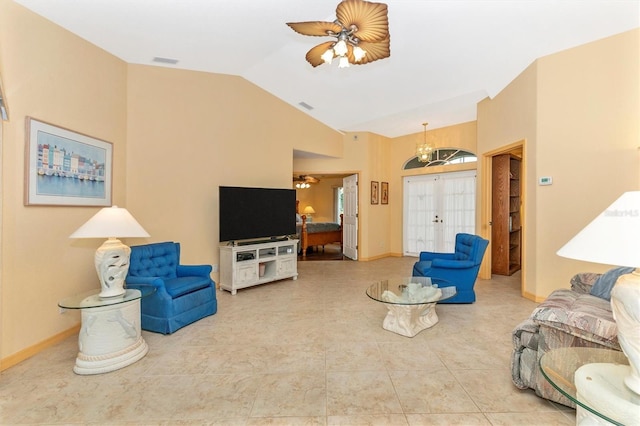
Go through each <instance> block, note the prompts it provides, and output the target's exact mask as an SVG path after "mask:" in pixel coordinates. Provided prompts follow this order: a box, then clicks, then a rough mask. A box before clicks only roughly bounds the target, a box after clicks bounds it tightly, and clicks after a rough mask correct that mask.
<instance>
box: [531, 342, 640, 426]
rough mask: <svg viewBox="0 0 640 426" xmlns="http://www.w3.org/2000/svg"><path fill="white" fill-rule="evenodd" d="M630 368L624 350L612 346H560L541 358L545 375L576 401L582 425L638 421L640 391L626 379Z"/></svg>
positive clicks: (577, 418)
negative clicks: (625, 382)
mask: <svg viewBox="0 0 640 426" xmlns="http://www.w3.org/2000/svg"><path fill="white" fill-rule="evenodd" d="M630 368H631V367H630V366H629V360H628V359H627V357H626V356H625V354H624V353H623V352H619V351H614V350H610V349H597V348H582V347H570V348H559V349H553V350H551V351H549V352H547V353H545V354H544V355H542V357H541V358H540V371H541V372H542V375H543V376H544V378H545V379H547V381H549V383H551V385H553V387H554V388H556V389H557V390H558V391H559V392H560V393H562V394H563V395H564V396H566V397H567V398H569V399H570V400H571V401H573V402H574V403H575V404H576V424H579V425H608V424H614V425H623V424H637V420H639V419H640V395H637V394H635V393H634V392H632V391H631V390H630V389H629V388H627V387H626V386H625V384H624V381H623V379H624V377H625V376H626V375H627V374H628V372H629V369H630ZM630 419H635V421H634V420H630ZM630 421H631V423H630Z"/></svg>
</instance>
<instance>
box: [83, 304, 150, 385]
mask: <svg viewBox="0 0 640 426" xmlns="http://www.w3.org/2000/svg"><path fill="white" fill-rule="evenodd" d="M78 345H79V349H80V351H79V352H78V357H77V358H76V365H75V367H74V368H73V371H74V372H76V373H77V374H100V373H107V372H109V371H114V370H118V369H120V368H123V367H126V366H128V365H131V364H133V363H134V362H136V361H138V360H139V359H141V358H142V357H144V356H145V355H146V354H147V352H148V350H149V347H148V346H147V343H146V342H145V341H144V339H143V338H142V335H141V330H140V299H139V298H138V299H135V300H131V301H129V302H125V303H120V304H114V305H107V306H100V307H93V308H83V309H82V327H81V329H80V335H79V336H78Z"/></svg>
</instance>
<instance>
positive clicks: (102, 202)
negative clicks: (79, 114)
mask: <svg viewBox="0 0 640 426" xmlns="http://www.w3.org/2000/svg"><path fill="white" fill-rule="evenodd" d="M26 136H27V137H26V149H25V175H26V176H25V194H24V203H25V205H52V206H110V205H111V182H112V176H111V173H112V162H113V145H112V144H111V143H110V142H105V141H103V140H100V139H96V138H93V137H91V136H87V135H83V134H81V133H77V132H74V131H72V130H69V129H65V128H62V127H58V126H54V125H52V124H49V123H45V122H43V121H39V120H36V119H34V118H31V117H27V118H26Z"/></svg>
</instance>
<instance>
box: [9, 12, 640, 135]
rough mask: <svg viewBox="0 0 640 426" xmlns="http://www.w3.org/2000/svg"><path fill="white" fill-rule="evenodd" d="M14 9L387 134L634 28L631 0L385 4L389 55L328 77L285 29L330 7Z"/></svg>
mask: <svg viewBox="0 0 640 426" xmlns="http://www.w3.org/2000/svg"><path fill="white" fill-rule="evenodd" d="M15 1H16V2H17V3H19V4H22V5H23V6H25V7H27V8H29V9H31V10H32V11H34V12H35V13H37V14H40V15H42V16H44V17H45V18H47V19H49V20H51V21H53V22H55V23H56V24H58V25H60V26H62V27H64V28H66V29H68V30H69V31H71V32H73V33H75V34H77V35H79V36H80V37H82V38H84V39H86V40H88V41H90V42H91V43H93V44H95V45H97V46H99V47H101V48H103V49H104V50H106V51H108V52H110V53H112V54H113V55H115V56H117V57H119V58H121V59H122V60H124V61H126V62H128V63H134V64H148V65H157V66H168V67H173V68H182V69H190V70H198V71H206V72H213V73H222V74H234V75H239V76H242V77H244V78H245V79H247V80H249V81H251V82H253V83H254V84H256V85H258V86H260V87H262V88H263V89H264V90H266V91H268V92H270V93H272V94H273V95H275V96H277V97H278V98H280V99H282V100H283V101H285V102H287V103H289V104H291V105H293V106H295V107H296V108H298V109H300V110H301V111H302V112H304V113H307V114H309V115H311V116H312V117H314V118H316V119H317V120H319V121H321V122H323V123H325V124H326V125H328V126H330V127H331V128H333V129H336V130H340V131H370V132H374V133H378V134H380V135H384V136H387V137H396V136H401V135H405V134H411V133H417V132H421V131H422V129H423V128H422V123H423V122H425V121H427V122H429V123H430V125H429V127H428V128H429V129H434V128H438V127H442V126H447V125H451V124H457V123H463V122H466V121H472V120H475V119H476V103H477V102H478V101H480V100H481V99H483V98H485V97H486V96H489V97H493V96H495V95H496V94H497V93H498V92H500V90H502V89H503V88H504V87H505V86H506V85H507V84H509V82H511V81H512V80H513V79H514V78H515V77H516V76H517V75H518V74H519V73H521V72H522V71H523V70H524V69H525V68H526V67H527V66H529V65H530V64H531V63H532V62H533V61H534V60H535V59H537V58H539V57H542V56H545V55H548V54H551V53H555V52H558V51H560V50H564V49H567V48H570V47H574V46H577V45H580V44H584V43H587V42H590V41H593V40H597V39H600V38H603V37H607V36H610V35H613V34H617V33H621V32H624V31H627V30H630V29H633V28H637V27H639V26H640V0H387V1H386V3H387V4H388V9H389V32H390V34H391V57H390V58H387V59H383V60H379V61H376V62H373V63H370V64H367V65H360V66H351V67H350V68H347V69H338V68H337V64H336V63H334V64H332V65H326V64H325V65H321V66H319V67H317V68H313V67H311V65H309V64H308V63H307V62H306V60H305V59H304V56H305V54H306V52H307V50H309V49H311V48H312V47H313V46H315V45H316V44H319V43H321V42H323V41H328V40H329V39H328V38H321V37H307V36H302V35H300V34H297V33H295V32H294V31H293V30H291V29H290V28H289V27H287V26H286V25H285V23H286V22H299V21H316V20H320V21H333V20H334V19H335V9H336V5H337V4H338V0H269V1H266V0H262V1H260V0H15ZM154 57H161V58H171V59H177V60H178V61H179V62H178V63H177V64H176V65H162V64H157V63H154V62H152V59H153V58H154ZM300 102H304V103H306V104H308V105H311V106H312V107H313V108H314V109H313V110H312V111H307V110H306V109H305V108H303V107H301V106H300V105H299V103H300Z"/></svg>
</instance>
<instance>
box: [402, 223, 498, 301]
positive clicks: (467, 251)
mask: <svg viewBox="0 0 640 426" xmlns="http://www.w3.org/2000/svg"><path fill="white" fill-rule="evenodd" d="M488 245H489V241H487V240H485V239H484V238H481V237H479V236H477V235H471V234H462V233H461V234H457V235H456V247H455V253H433V252H429V251H423V252H421V253H420V260H419V261H418V262H416V263H415V265H414V266H413V276H414V277H432V278H439V279H442V280H446V281H448V282H449V283H451V284H450V285H453V286H455V287H456V289H457V294H456V295H455V296H454V297H452V298H451V299H447V300H443V301H442V302H439V303H473V302H475V301H476V293H475V291H473V286H474V285H475V283H476V278H477V277H478V270H479V269H480V264H481V263H482V258H483V257H484V252H485V251H486V249H487V246H488Z"/></svg>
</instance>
